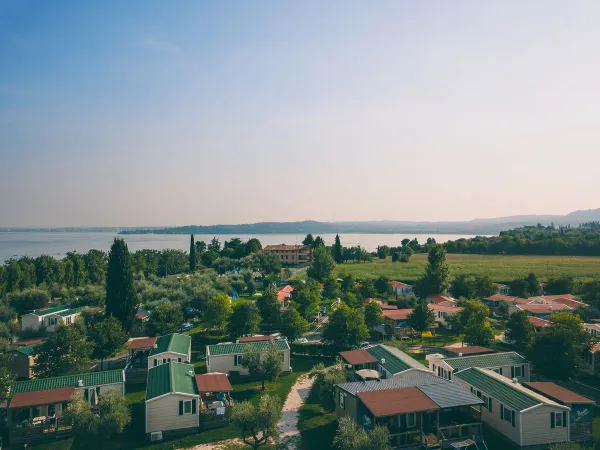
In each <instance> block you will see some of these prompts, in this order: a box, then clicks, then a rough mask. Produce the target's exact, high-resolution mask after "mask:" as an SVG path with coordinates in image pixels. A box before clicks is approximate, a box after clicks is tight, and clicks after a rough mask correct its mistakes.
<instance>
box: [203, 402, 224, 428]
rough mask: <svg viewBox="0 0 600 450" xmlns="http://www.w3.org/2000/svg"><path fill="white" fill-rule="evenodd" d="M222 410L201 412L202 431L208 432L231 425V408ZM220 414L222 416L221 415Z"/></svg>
mask: <svg viewBox="0 0 600 450" xmlns="http://www.w3.org/2000/svg"><path fill="white" fill-rule="evenodd" d="M222 408H223V409H221V408H208V409H203V410H202V411H200V414H199V422H200V429H201V430H207V429H210V428H218V427H225V426H227V425H229V422H230V420H231V406H223V407H222ZM220 412H221V413H222V414H219V413H220Z"/></svg>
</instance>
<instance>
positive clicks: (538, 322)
mask: <svg viewBox="0 0 600 450" xmlns="http://www.w3.org/2000/svg"><path fill="white" fill-rule="evenodd" d="M527 320H529V323H531V325H533V326H534V327H536V328H546V327H549V326H550V321H549V320H544V319H540V318H539V317H532V316H527Z"/></svg>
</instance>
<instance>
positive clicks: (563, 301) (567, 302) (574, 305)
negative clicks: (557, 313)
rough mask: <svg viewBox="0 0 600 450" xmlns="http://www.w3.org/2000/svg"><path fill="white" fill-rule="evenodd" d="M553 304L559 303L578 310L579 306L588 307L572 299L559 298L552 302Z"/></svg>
mask: <svg viewBox="0 0 600 450" xmlns="http://www.w3.org/2000/svg"><path fill="white" fill-rule="evenodd" d="M552 302H553V303H559V304H561V305H565V306H569V307H571V308H577V307H578V306H582V307H584V308H585V307H587V306H588V305H587V304H585V303H583V302H580V301H578V300H573V299H571V298H564V297H559V298H555V299H554V300H552Z"/></svg>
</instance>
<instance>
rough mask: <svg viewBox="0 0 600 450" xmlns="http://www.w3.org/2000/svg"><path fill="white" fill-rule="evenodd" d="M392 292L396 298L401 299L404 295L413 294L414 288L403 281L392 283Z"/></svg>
mask: <svg viewBox="0 0 600 450" xmlns="http://www.w3.org/2000/svg"><path fill="white" fill-rule="evenodd" d="M390 284H391V285H392V290H393V291H394V295H395V296H396V298H400V297H402V296H403V295H408V294H412V291H413V287H412V286H411V285H410V284H406V283H402V282H401V281H390Z"/></svg>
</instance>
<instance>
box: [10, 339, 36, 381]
mask: <svg viewBox="0 0 600 450" xmlns="http://www.w3.org/2000/svg"><path fill="white" fill-rule="evenodd" d="M38 345H39V343H38V344H31V345H24V346H22V347H19V348H16V349H14V350H12V351H11V354H12V360H11V361H10V370H11V372H12V373H13V374H14V375H15V377H17V379H18V380H28V379H30V378H33V365H34V364H35V358H34V357H33V356H32V354H33V351H34V350H35V348H36V347H37V346H38Z"/></svg>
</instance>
